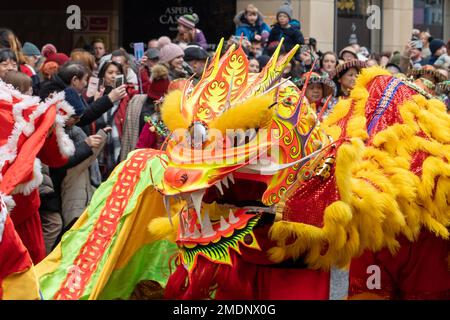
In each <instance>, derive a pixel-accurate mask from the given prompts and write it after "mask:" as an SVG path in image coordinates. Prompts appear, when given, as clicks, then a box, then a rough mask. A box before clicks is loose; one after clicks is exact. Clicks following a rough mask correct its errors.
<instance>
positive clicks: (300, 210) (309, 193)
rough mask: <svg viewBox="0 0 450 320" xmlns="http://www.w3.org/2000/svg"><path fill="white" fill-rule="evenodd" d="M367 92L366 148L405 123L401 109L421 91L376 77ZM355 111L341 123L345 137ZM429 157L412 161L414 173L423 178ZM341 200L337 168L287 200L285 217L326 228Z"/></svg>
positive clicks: (416, 155) (415, 156)
mask: <svg viewBox="0 0 450 320" xmlns="http://www.w3.org/2000/svg"><path fill="white" fill-rule="evenodd" d="M367 90H368V91H369V98H368V99H367V102H366V105H365V111H366V112H365V116H366V128H367V130H368V133H369V139H368V141H367V142H366V145H370V144H371V143H372V139H373V137H374V136H375V135H376V134H377V133H379V132H380V131H383V130H385V129H386V128H388V127H390V126H392V125H394V124H395V123H402V119H401V115H400V112H399V109H398V106H400V105H401V104H403V103H405V102H406V101H407V100H408V99H411V98H412V96H413V95H416V94H417V92H416V91H414V90H413V89H411V88H410V87H408V86H406V85H405V84H404V83H403V82H402V81H401V80H399V79H396V78H394V77H391V76H379V77H376V78H375V79H374V80H372V81H371V82H370V83H369V84H368V86H367ZM353 111H354V105H352V106H351V108H350V110H349V113H348V115H347V116H346V117H344V118H343V119H342V120H341V121H340V123H339V126H340V127H341V128H342V134H341V138H343V137H345V136H346V135H347V132H346V130H345V129H346V127H347V122H348V120H349V118H350V117H351V115H352V113H353ZM419 135H422V136H425V135H423V133H419ZM338 147H339V145H338ZM426 156H427V154H426V153H423V152H421V151H418V152H416V153H414V154H413V155H412V160H411V167H410V169H411V171H413V172H414V173H415V174H417V175H421V173H422V164H423V161H424V160H425V159H426ZM337 200H339V192H338V189H337V185H336V181H335V177H334V167H333V168H332V170H331V176H330V178H328V179H327V180H322V179H321V178H320V177H313V178H312V179H310V180H308V181H306V182H305V183H303V184H302V185H301V186H300V188H299V189H298V190H297V191H296V192H295V193H294V194H293V195H292V196H291V197H290V198H289V199H288V200H287V201H286V206H285V209H284V215H283V218H284V220H286V221H292V222H300V223H305V224H308V225H313V226H316V227H323V214H324V211H325V209H326V207H327V206H328V205H330V204H331V203H333V202H334V201H337Z"/></svg>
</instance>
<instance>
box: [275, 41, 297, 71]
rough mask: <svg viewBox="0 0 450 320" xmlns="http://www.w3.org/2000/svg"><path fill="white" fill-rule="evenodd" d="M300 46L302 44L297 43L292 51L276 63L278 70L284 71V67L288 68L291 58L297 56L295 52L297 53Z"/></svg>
mask: <svg viewBox="0 0 450 320" xmlns="http://www.w3.org/2000/svg"><path fill="white" fill-rule="evenodd" d="M298 48H300V46H299V45H298V44H296V45H295V46H294V47H293V48H292V49H291V51H289V52H288V53H287V54H286V55H285V56H284V57H283V59H281V60H280V61H279V62H277V63H276V69H275V70H277V71H278V72H280V73H281V72H283V70H284V68H286V66H287V65H288V63H289V62H291V59H292V58H293V57H294V56H295V54H296V53H297V50H298Z"/></svg>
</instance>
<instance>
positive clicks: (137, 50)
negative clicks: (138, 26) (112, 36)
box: [133, 42, 144, 62]
mask: <svg viewBox="0 0 450 320" xmlns="http://www.w3.org/2000/svg"><path fill="white" fill-rule="evenodd" d="M133 47H134V57H135V58H136V61H137V62H139V61H141V59H142V57H143V56H144V43H143V42H138V43H134V44H133Z"/></svg>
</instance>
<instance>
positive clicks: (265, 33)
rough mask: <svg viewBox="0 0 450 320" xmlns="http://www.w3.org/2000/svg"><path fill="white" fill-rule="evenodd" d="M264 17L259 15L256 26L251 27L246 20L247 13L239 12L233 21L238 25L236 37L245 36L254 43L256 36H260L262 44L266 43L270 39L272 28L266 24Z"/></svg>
mask: <svg viewBox="0 0 450 320" xmlns="http://www.w3.org/2000/svg"><path fill="white" fill-rule="evenodd" d="M263 19H264V18H263V16H262V15H261V14H260V13H258V19H257V20H256V23H255V25H254V26H252V25H250V24H249V23H248V21H247V19H246V18H245V11H241V12H239V13H238V14H237V15H236V16H235V17H234V19H233V22H234V23H235V25H236V32H235V35H236V36H241V34H243V35H244V37H246V38H247V39H248V40H249V41H253V40H254V39H255V35H257V34H258V35H260V36H261V40H262V42H266V41H267V39H268V38H269V34H270V27H269V26H268V25H267V23H265V22H264V20H263Z"/></svg>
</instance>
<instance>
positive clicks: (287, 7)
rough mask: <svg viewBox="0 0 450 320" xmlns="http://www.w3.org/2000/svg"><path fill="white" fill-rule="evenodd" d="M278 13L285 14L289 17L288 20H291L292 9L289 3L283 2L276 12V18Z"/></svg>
mask: <svg viewBox="0 0 450 320" xmlns="http://www.w3.org/2000/svg"><path fill="white" fill-rule="evenodd" d="M280 13H285V14H287V16H288V17H289V19H292V7H291V5H290V4H289V3H287V2H285V3H284V4H283V5H281V6H280V7H279V8H278V10H277V18H278V15H279V14H280Z"/></svg>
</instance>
